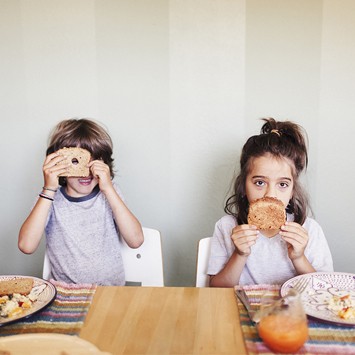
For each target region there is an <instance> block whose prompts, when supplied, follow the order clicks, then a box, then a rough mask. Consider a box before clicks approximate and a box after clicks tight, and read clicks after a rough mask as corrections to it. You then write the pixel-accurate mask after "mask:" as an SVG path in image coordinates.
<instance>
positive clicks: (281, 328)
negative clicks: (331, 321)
mask: <svg viewBox="0 0 355 355" xmlns="http://www.w3.org/2000/svg"><path fill="white" fill-rule="evenodd" d="M258 329H259V335H260V338H261V339H263V341H264V343H265V344H266V345H267V346H268V347H269V348H270V349H272V350H274V351H276V352H280V353H295V352H297V350H299V349H300V348H301V347H302V345H303V344H304V343H305V342H306V340H307V339H308V325H307V320H306V319H305V318H302V317H301V318H298V317H296V318H295V319H293V318H292V317H290V316H289V315H287V314H269V315H267V316H266V317H264V318H262V319H261V321H260V323H259V326H258Z"/></svg>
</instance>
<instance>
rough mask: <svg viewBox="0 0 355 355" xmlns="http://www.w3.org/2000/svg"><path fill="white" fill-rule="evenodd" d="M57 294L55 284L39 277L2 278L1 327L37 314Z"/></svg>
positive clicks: (0, 285)
mask: <svg viewBox="0 0 355 355" xmlns="http://www.w3.org/2000/svg"><path fill="white" fill-rule="evenodd" d="M56 294H57V290H56V288H55V286H54V285H53V284H51V283H50V282H48V281H46V280H43V279H40V278H37V277H32V276H20V275H4V276H0V327H1V326H3V325H5V324H9V323H12V322H15V321H17V320H19V319H22V318H27V317H29V316H31V315H33V314H35V313H37V312H38V311H40V310H41V309H43V308H44V307H46V306H48V305H49V304H50V303H51V302H52V301H53V300H54V298H55V296H56Z"/></svg>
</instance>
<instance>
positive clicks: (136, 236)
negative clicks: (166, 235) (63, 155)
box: [89, 160, 144, 248]
mask: <svg viewBox="0 0 355 355" xmlns="http://www.w3.org/2000/svg"><path fill="white" fill-rule="evenodd" d="M89 167H90V169H91V171H92V174H93V175H94V176H96V177H97V178H98V179H99V187H100V190H101V192H102V193H103V194H104V195H105V196H106V198H107V201H108V203H109V204H110V207H111V209H112V212H113V215H114V217H115V221H116V224H117V227H118V229H119V231H120V234H121V236H122V237H123V239H124V240H125V241H126V243H127V244H128V246H129V247H131V248H138V247H140V246H141V245H142V243H143V241H144V236H143V231H142V226H141V224H140V223H139V221H138V219H137V218H136V217H135V216H134V215H133V213H132V212H131V211H130V210H129V209H128V208H127V206H126V205H125V203H124V202H123V201H122V199H121V198H120V196H119V195H118V193H117V192H116V190H115V188H114V187H113V184H112V180H111V176H110V169H109V167H108V166H107V165H106V164H105V163H104V162H102V161H100V160H94V161H92V162H90V163H89Z"/></svg>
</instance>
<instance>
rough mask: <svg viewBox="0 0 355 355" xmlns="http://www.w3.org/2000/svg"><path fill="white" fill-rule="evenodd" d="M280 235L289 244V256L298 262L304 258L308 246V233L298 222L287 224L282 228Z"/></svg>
mask: <svg viewBox="0 0 355 355" xmlns="http://www.w3.org/2000/svg"><path fill="white" fill-rule="evenodd" d="M280 235H281V237H282V239H283V240H284V241H286V242H287V250H288V256H289V258H290V259H291V260H296V259H298V258H300V257H303V256H304V250H305V249H306V246H307V244H308V232H307V230H306V229H304V228H303V227H302V226H301V225H300V224H298V223H296V222H286V223H285V225H283V226H282V227H281V231H280Z"/></svg>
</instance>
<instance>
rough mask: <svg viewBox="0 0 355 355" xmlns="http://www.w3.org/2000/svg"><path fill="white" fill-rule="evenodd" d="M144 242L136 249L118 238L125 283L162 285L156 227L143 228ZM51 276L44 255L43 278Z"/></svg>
mask: <svg viewBox="0 0 355 355" xmlns="http://www.w3.org/2000/svg"><path fill="white" fill-rule="evenodd" d="M143 234H144V243H143V244H142V245H141V246H140V247H139V248H137V249H132V248H130V247H129V246H128V245H127V244H126V242H125V241H124V240H122V239H120V244H121V252H122V259H123V265H124V268H125V274H126V281H127V283H128V284H129V283H137V284H140V285H141V286H164V274H163V254H162V248H161V236H160V232H159V231H158V230H156V229H151V228H143ZM50 277H51V267H50V263H49V260H48V257H47V254H45V255H44V263H43V278H44V279H46V280H48V279H49V278H50Z"/></svg>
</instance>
